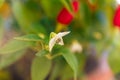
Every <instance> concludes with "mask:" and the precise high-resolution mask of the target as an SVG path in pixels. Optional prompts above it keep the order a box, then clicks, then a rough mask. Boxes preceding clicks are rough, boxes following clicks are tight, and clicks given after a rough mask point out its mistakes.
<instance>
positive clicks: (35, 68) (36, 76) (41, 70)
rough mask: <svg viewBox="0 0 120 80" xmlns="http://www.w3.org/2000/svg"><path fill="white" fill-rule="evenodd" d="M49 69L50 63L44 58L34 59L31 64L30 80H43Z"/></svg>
mask: <svg viewBox="0 0 120 80" xmlns="http://www.w3.org/2000/svg"><path fill="white" fill-rule="evenodd" d="M50 69H51V61H50V60H48V59H47V58H45V57H36V58H35V59H34V60H33V63H32V70H31V71H32V73H31V74H32V80H44V79H45V78H46V77H47V75H48V74H49V72H50Z"/></svg>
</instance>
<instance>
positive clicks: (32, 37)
mask: <svg viewBox="0 0 120 80" xmlns="http://www.w3.org/2000/svg"><path fill="white" fill-rule="evenodd" d="M15 39H16V40H21V41H41V40H42V38H40V37H39V36H38V35H35V34H28V35H24V36H21V37H16V38H15Z"/></svg>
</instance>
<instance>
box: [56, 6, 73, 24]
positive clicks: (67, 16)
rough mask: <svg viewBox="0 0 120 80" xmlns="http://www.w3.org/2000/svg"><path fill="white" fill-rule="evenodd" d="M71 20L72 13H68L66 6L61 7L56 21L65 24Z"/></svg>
mask: <svg viewBox="0 0 120 80" xmlns="http://www.w3.org/2000/svg"><path fill="white" fill-rule="evenodd" d="M72 20H73V14H72V13H70V12H69V11H68V10H67V9H66V8H63V9H62V10H61V11H60V13H59V15H58V17H57V21H58V22H59V23H61V24H65V25H67V24H69V23H70V22H71V21H72Z"/></svg>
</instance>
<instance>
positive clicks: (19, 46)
mask: <svg viewBox="0 0 120 80" xmlns="http://www.w3.org/2000/svg"><path fill="white" fill-rule="evenodd" d="M31 45H32V43H28V42H23V41H18V40H11V41H9V42H8V43H7V44H5V45H4V46H3V47H1V48H0V54H2V55H5V54H10V53H14V52H17V51H20V50H24V49H26V48H28V47H30V46H31Z"/></svg>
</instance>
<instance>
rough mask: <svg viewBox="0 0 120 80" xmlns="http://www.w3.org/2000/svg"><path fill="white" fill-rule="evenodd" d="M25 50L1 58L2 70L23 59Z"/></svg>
mask: <svg viewBox="0 0 120 80" xmlns="http://www.w3.org/2000/svg"><path fill="white" fill-rule="evenodd" d="M24 54H25V50H20V51H16V52H13V53H12V54H6V55H3V56H1V57H0V69H3V68H5V67H8V66H10V65H11V64H13V63H14V62H16V61H17V60H19V59H20V58H22V57H23V55H24Z"/></svg>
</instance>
